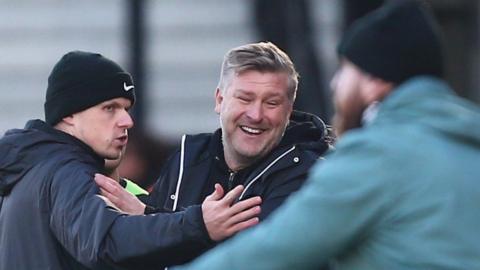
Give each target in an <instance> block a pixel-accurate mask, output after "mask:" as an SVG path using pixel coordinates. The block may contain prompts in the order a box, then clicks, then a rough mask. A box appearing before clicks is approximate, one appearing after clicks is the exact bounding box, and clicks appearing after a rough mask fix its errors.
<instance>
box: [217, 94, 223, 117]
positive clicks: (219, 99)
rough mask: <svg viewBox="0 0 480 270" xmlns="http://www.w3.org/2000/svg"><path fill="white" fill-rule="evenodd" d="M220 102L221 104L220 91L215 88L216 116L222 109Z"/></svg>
mask: <svg viewBox="0 0 480 270" xmlns="http://www.w3.org/2000/svg"><path fill="white" fill-rule="evenodd" d="M222 102H223V94H222V90H220V88H217V90H215V112H216V113H217V114H220V111H221V108H222V106H221V105H222Z"/></svg>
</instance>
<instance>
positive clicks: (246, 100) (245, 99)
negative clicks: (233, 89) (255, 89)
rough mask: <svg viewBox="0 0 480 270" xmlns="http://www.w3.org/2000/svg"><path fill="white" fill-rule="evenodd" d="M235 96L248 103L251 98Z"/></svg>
mask: <svg viewBox="0 0 480 270" xmlns="http://www.w3.org/2000/svg"><path fill="white" fill-rule="evenodd" d="M237 98H238V99H239V100H240V101H241V102H243V103H248V102H250V100H251V99H250V98H248V97H237Z"/></svg>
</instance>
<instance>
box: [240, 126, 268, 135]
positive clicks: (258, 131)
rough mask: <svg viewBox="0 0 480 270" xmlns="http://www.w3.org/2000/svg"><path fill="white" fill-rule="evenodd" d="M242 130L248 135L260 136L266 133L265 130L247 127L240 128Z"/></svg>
mask: <svg viewBox="0 0 480 270" xmlns="http://www.w3.org/2000/svg"><path fill="white" fill-rule="evenodd" d="M240 129H241V130H242V131H243V132H245V133H247V134H248V135H260V134H262V133H263V132H264V131H265V130H264V129H259V128H252V127H247V126H240Z"/></svg>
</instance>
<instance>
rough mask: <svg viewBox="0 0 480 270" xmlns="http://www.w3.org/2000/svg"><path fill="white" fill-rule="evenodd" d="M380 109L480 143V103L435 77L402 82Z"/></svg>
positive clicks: (403, 119) (478, 145)
mask: <svg viewBox="0 0 480 270" xmlns="http://www.w3.org/2000/svg"><path fill="white" fill-rule="evenodd" d="M395 112H401V113H399V114H398V115H397V114H396V113H395ZM381 113H384V114H387V113H389V114H391V115H393V116H394V117H393V119H395V120H396V121H398V122H401V121H412V119H414V121H416V122H418V123H419V124H422V125H424V126H428V127H430V128H432V129H433V130H436V131H437V132H441V133H442V134H443V135H444V136H448V137H449V138H450V139H451V140H458V141H462V142H463V143H467V144H470V145H472V146H473V145H475V147H480V125H479V124H478V121H479V120H480V107H479V106H478V105H475V104H473V103H472V102H470V101H467V100H465V99H463V98H460V97H458V96H456V95H455V94H454V93H453V91H452V90H451V89H450V87H449V86H448V85H447V84H446V83H444V82H443V81H442V80H439V79H436V78H434V77H428V76H421V77H417V78H414V79H412V80H409V81H407V82H405V83H404V84H402V85H400V86H399V87H398V88H397V89H395V90H394V92H393V93H392V94H391V95H390V97H388V98H387V99H386V100H385V101H384V102H383V104H382V105H381V108H380V110H379V114H381ZM379 116H380V115H379ZM405 116H406V117H405ZM378 118H381V117H378Z"/></svg>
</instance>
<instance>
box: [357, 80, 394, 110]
mask: <svg viewBox="0 0 480 270" xmlns="http://www.w3.org/2000/svg"><path fill="white" fill-rule="evenodd" d="M393 87H394V84H393V83H392V82H387V81H384V80H382V79H380V78H376V77H372V76H368V78H366V80H365V81H364V84H363V87H362V96H363V100H364V101H365V102H366V104H370V103H372V102H374V101H382V100H383V99H384V98H385V97H386V96H387V95H388V94H390V92H391V91H392V89H393Z"/></svg>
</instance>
